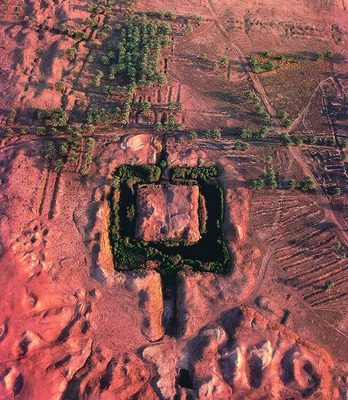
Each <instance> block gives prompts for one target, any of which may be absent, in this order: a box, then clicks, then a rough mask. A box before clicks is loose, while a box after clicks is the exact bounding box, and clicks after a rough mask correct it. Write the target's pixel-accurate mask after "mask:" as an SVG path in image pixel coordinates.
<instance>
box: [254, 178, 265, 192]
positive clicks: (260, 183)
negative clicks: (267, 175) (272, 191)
mask: <svg viewBox="0 0 348 400" xmlns="http://www.w3.org/2000/svg"><path fill="white" fill-rule="evenodd" d="M251 187H252V188H253V189H257V190H260V189H263V188H264V187H265V181H264V180H263V179H262V178H260V179H254V180H253V181H252V182H251Z"/></svg>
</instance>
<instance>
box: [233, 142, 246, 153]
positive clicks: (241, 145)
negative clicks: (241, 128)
mask: <svg viewBox="0 0 348 400" xmlns="http://www.w3.org/2000/svg"><path fill="white" fill-rule="evenodd" d="M249 147H250V144H249V143H245V142H242V141H241V140H237V141H236V143H235V144H234V148H235V149H236V150H242V151H245V150H247V149H248V148H249Z"/></svg>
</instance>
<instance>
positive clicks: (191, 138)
mask: <svg viewBox="0 0 348 400" xmlns="http://www.w3.org/2000/svg"><path fill="white" fill-rule="evenodd" d="M197 136H198V135H197V132H196V131H191V132H190V133H189V138H190V140H196V139H197Z"/></svg>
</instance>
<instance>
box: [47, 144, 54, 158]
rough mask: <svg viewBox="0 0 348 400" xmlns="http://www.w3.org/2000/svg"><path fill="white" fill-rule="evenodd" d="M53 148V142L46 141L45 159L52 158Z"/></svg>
mask: <svg viewBox="0 0 348 400" xmlns="http://www.w3.org/2000/svg"><path fill="white" fill-rule="evenodd" d="M54 149H55V146H54V143H53V142H51V141H50V142H47V143H46V146H45V150H46V153H45V158H46V160H51V159H52V157H53V153H54Z"/></svg>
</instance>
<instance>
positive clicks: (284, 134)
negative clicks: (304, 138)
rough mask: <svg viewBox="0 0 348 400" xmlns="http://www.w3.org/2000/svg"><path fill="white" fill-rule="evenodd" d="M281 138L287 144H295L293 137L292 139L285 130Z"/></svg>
mask: <svg viewBox="0 0 348 400" xmlns="http://www.w3.org/2000/svg"><path fill="white" fill-rule="evenodd" d="M280 140H281V141H282V143H283V144H284V145H285V146H290V145H291V144H293V141H292V139H291V136H290V135H289V134H288V133H287V132H284V133H282V134H281V135H280Z"/></svg>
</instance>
